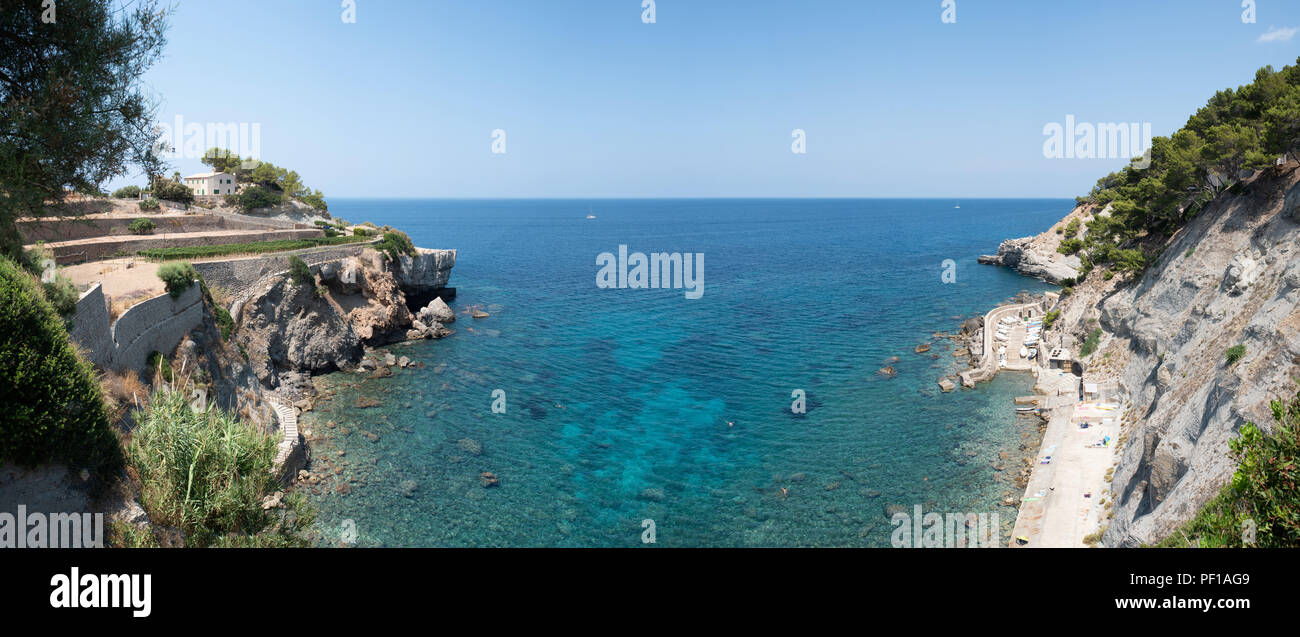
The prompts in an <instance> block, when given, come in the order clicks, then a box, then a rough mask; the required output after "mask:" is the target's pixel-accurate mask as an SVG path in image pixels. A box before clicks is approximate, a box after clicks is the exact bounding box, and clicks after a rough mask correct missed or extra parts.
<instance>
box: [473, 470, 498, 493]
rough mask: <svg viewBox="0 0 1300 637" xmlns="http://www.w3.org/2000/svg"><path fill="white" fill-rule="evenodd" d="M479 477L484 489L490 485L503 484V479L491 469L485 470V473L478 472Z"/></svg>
mask: <svg viewBox="0 0 1300 637" xmlns="http://www.w3.org/2000/svg"><path fill="white" fill-rule="evenodd" d="M478 479H479V484H482V485H483V488H484V489H486V488H488V487H496V486H501V479H500V478H498V477H497V476H496V474H495V473H492V472H491V471H484V472H483V473H480V474H478Z"/></svg>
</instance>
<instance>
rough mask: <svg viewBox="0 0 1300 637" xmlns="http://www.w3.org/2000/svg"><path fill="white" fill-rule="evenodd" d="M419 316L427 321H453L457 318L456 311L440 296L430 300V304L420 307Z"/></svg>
mask: <svg viewBox="0 0 1300 637" xmlns="http://www.w3.org/2000/svg"><path fill="white" fill-rule="evenodd" d="M417 316H418V317H419V319H420V320H421V321H424V322H425V323H452V322H455V320H456V313H455V312H453V311H451V308H450V307H447V303H446V302H445V301H443V300H442V299H441V298H439V297H434V299H433V300H432V301H429V304H428V305H426V306H424V307H423V308H421V309H420V312H419V313H418V314H417Z"/></svg>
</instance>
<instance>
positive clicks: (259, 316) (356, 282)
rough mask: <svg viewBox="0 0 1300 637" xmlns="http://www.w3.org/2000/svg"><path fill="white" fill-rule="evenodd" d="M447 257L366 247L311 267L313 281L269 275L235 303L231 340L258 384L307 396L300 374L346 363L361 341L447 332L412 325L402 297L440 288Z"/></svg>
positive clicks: (360, 349)
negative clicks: (392, 255) (396, 254)
mask: <svg viewBox="0 0 1300 637" xmlns="http://www.w3.org/2000/svg"><path fill="white" fill-rule="evenodd" d="M455 260H456V253H455V251H454V250H424V249H418V254H417V255H415V256H414V257H411V256H405V255H403V256H402V257H401V258H400V259H398V260H397V261H393V260H390V259H388V258H386V257H385V256H384V255H383V254H382V253H379V252H375V251H368V252H365V253H363V254H362V255H360V256H356V257H350V258H348V259H344V260H340V261H334V262H329V263H324V264H321V265H319V266H316V267H314V268H313V274H314V275H315V278H316V282H315V283H314V284H300V283H296V282H294V281H293V280H292V279H291V278H290V277H289V276H288V275H287V274H284V275H280V276H278V277H273V279H272V281H271V283H270V284H268V285H267V286H266V287H265V288H264V289H260V290H257V291H255V292H254V293H253V294H252V295H251V296H250V297H249V298H248V300H247V301H246V302H245V303H244V304H243V305H242V306H241V307H240V309H239V316H238V317H235V320H236V323H237V325H238V330H237V332H236V335H235V338H236V339H237V341H238V342H239V344H240V345H241V347H243V348H244V349H245V351H247V352H248V357H249V361H250V363H251V365H252V368H253V371H254V373H255V374H256V375H257V378H258V379H259V380H260V381H261V382H262V383H263V384H264V385H265V386H267V387H270V388H281V387H282V386H283V387H285V389H287V390H288V391H289V393H291V394H293V393H302V392H306V393H310V392H309V388H310V383H309V382H304V380H305V377H304V375H310V374H317V373H324V372H330V371H334V370H339V369H349V368H352V367H354V366H355V365H356V364H357V363H359V362H360V360H361V357H362V355H363V353H364V348H365V347H367V346H379V345H384V344H387V343H391V342H394V341H400V340H404V339H407V338H436V337H441V336H444V335H446V334H448V333H450V332H449V331H448V330H446V329H445V328H443V327H442V325H441V324H439V323H437V322H432V324H429V323H428V322H418V321H417V319H416V317H415V315H414V314H413V313H412V311H411V308H409V307H408V294H409V295H412V296H414V295H419V294H427V293H429V292H430V291H436V290H439V289H441V288H443V287H445V286H446V283H447V281H448V279H449V277H450V276H451V268H452V266H453V265H454V264H455ZM413 328H415V329H413Z"/></svg>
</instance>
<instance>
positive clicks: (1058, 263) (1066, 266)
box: [979, 237, 1079, 283]
mask: <svg viewBox="0 0 1300 637" xmlns="http://www.w3.org/2000/svg"><path fill="white" fill-rule="evenodd" d="M1036 239H1037V238H1036V237H1024V238H1020V239H1007V240H1006V241H1003V242H1002V243H1001V245H999V246H998V253H997V254H996V255H984V256H981V257H980V258H979V262H980V263H984V264H987V265H1005V266H1007V267H1009V268H1012V269H1014V270H1016V271H1017V272H1019V273H1021V274H1023V275H1025V276H1032V277H1035V278H1039V279H1043V280H1044V281H1047V282H1049V283H1060V282H1061V281H1064V280H1066V279H1072V278H1075V277H1077V276H1078V275H1079V271H1078V268H1079V258H1078V257H1073V256H1065V255H1061V254H1059V253H1048V252H1047V251H1046V250H1045V249H1043V248H1041V247H1039V246H1037V245H1035V243H1036Z"/></svg>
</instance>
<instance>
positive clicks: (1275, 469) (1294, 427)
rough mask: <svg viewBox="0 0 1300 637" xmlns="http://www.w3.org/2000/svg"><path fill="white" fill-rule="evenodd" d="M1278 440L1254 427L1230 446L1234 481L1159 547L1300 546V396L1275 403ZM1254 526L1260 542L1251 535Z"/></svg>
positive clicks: (1250, 425)
mask: <svg viewBox="0 0 1300 637" xmlns="http://www.w3.org/2000/svg"><path fill="white" fill-rule="evenodd" d="M1270 407H1271V408H1272V411H1273V421H1274V423H1275V426H1274V428H1273V435H1271V436H1269V435H1265V434H1264V432H1263V430H1261V429H1260V428H1259V427H1257V426H1256V425H1255V424H1254V423H1253V422H1248V423H1246V424H1245V425H1244V426H1242V428H1241V435H1240V436H1238V437H1237V438H1236V439H1233V440H1230V441H1228V449H1229V453H1230V454H1231V456H1232V458H1233V460H1235V461H1236V462H1237V469H1236V471H1234V472H1233V474H1232V481H1231V482H1229V483H1228V484H1227V485H1226V486H1224V488H1223V490H1222V491H1220V492H1219V495H1218V496H1216V497H1215V498H1214V499H1212V500H1210V501H1209V502H1208V503H1206V505H1205V506H1204V507H1202V508H1201V510H1200V511H1199V512H1198V513H1197V514H1196V516H1195V517H1194V518H1192V520H1191V521H1189V522H1188V523H1187V524H1185V525H1184V526H1183V528H1181V529H1179V530H1178V531H1175V532H1174V533H1173V534H1171V535H1170V536H1169V537H1168V538H1166V539H1165V540H1164V541H1162V542H1161V543H1160V544H1159V545H1158V546H1162V547H1186V546H1199V547H1206V548H1220V547H1244V546H1252V545H1253V546H1258V547H1261V548H1281V547H1288V548H1295V547H1300V396H1297V397H1296V398H1293V399H1291V400H1290V401H1289V402H1288V401H1281V400H1275V401H1273V402H1272V403H1270ZM1250 526H1253V527H1254V542H1253V544H1252V543H1251V542H1249V539H1250V538H1249V534H1247V533H1245V531H1246V529H1247V528H1248V527H1250Z"/></svg>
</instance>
